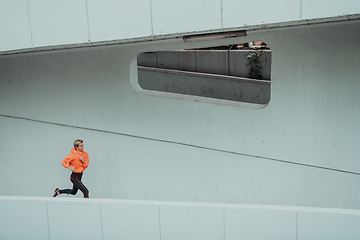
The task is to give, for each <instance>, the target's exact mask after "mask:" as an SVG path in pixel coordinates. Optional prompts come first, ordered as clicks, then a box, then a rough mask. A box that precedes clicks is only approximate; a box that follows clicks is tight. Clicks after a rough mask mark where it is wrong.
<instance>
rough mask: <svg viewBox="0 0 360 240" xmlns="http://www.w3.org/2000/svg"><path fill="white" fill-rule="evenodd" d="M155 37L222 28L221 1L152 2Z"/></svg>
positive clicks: (173, 0) (157, 0)
mask: <svg viewBox="0 0 360 240" xmlns="http://www.w3.org/2000/svg"><path fill="white" fill-rule="evenodd" d="M152 17H153V31H154V32H153V33H154V35H159V34H169V33H179V32H191V31H203V30H211V29H219V28H221V1H220V0H197V1H193V0H184V1H177V0H168V1H163V0H152Z"/></svg>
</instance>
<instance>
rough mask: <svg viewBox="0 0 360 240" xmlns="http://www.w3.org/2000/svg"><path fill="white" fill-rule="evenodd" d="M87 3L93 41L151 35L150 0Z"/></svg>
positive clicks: (93, 0) (89, 0)
mask: <svg viewBox="0 0 360 240" xmlns="http://www.w3.org/2000/svg"><path fill="white" fill-rule="evenodd" d="M87 4H88V12H89V28H90V40H91V41H92V42H94V41H106V40H116V39H126V38H136V37H144V36H150V35H151V10H150V0H133V1H118V0H110V1H98V0H88V1H87Z"/></svg>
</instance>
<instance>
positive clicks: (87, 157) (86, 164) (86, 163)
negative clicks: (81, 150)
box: [83, 153, 89, 169]
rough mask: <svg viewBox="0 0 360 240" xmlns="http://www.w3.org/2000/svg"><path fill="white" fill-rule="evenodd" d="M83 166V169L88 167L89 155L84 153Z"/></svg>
mask: <svg viewBox="0 0 360 240" xmlns="http://www.w3.org/2000/svg"><path fill="white" fill-rule="evenodd" d="M84 161H85V164H83V167H84V169H85V168H87V167H88V166H89V155H88V154H87V153H86V155H85V157H84Z"/></svg>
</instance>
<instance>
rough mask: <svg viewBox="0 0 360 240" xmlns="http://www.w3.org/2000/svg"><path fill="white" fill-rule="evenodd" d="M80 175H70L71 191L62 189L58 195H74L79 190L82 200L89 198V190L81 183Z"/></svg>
mask: <svg viewBox="0 0 360 240" xmlns="http://www.w3.org/2000/svg"><path fill="white" fill-rule="evenodd" d="M82 175H83V174H82V173H72V174H71V175H70V181H71V182H72V183H73V184H74V185H73V188H72V189H63V190H60V191H59V193H60V194H63V193H66V194H72V195H75V194H76V193H77V191H78V190H79V189H80V191H82V193H83V194H84V198H88V197H89V190H88V189H87V188H86V187H85V185H84V184H83V183H82V182H81V178H82Z"/></svg>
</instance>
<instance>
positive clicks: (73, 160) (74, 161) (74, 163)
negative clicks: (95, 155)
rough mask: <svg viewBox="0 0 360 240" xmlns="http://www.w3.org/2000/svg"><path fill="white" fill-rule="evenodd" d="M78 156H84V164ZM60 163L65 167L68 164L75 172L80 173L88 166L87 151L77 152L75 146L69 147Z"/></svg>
mask: <svg viewBox="0 0 360 240" xmlns="http://www.w3.org/2000/svg"><path fill="white" fill-rule="evenodd" d="M80 157H83V158H84V161H85V164H83V163H82V161H81V160H80ZM61 164H62V165H63V166H64V167H65V168H67V167H68V166H70V167H73V168H75V173H82V172H83V171H84V170H85V168H87V167H88V166H89V155H88V154H87V152H84V151H82V152H78V151H77V150H76V149H75V148H73V149H71V153H70V154H69V155H67V156H66V158H64V160H62V162H61Z"/></svg>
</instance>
